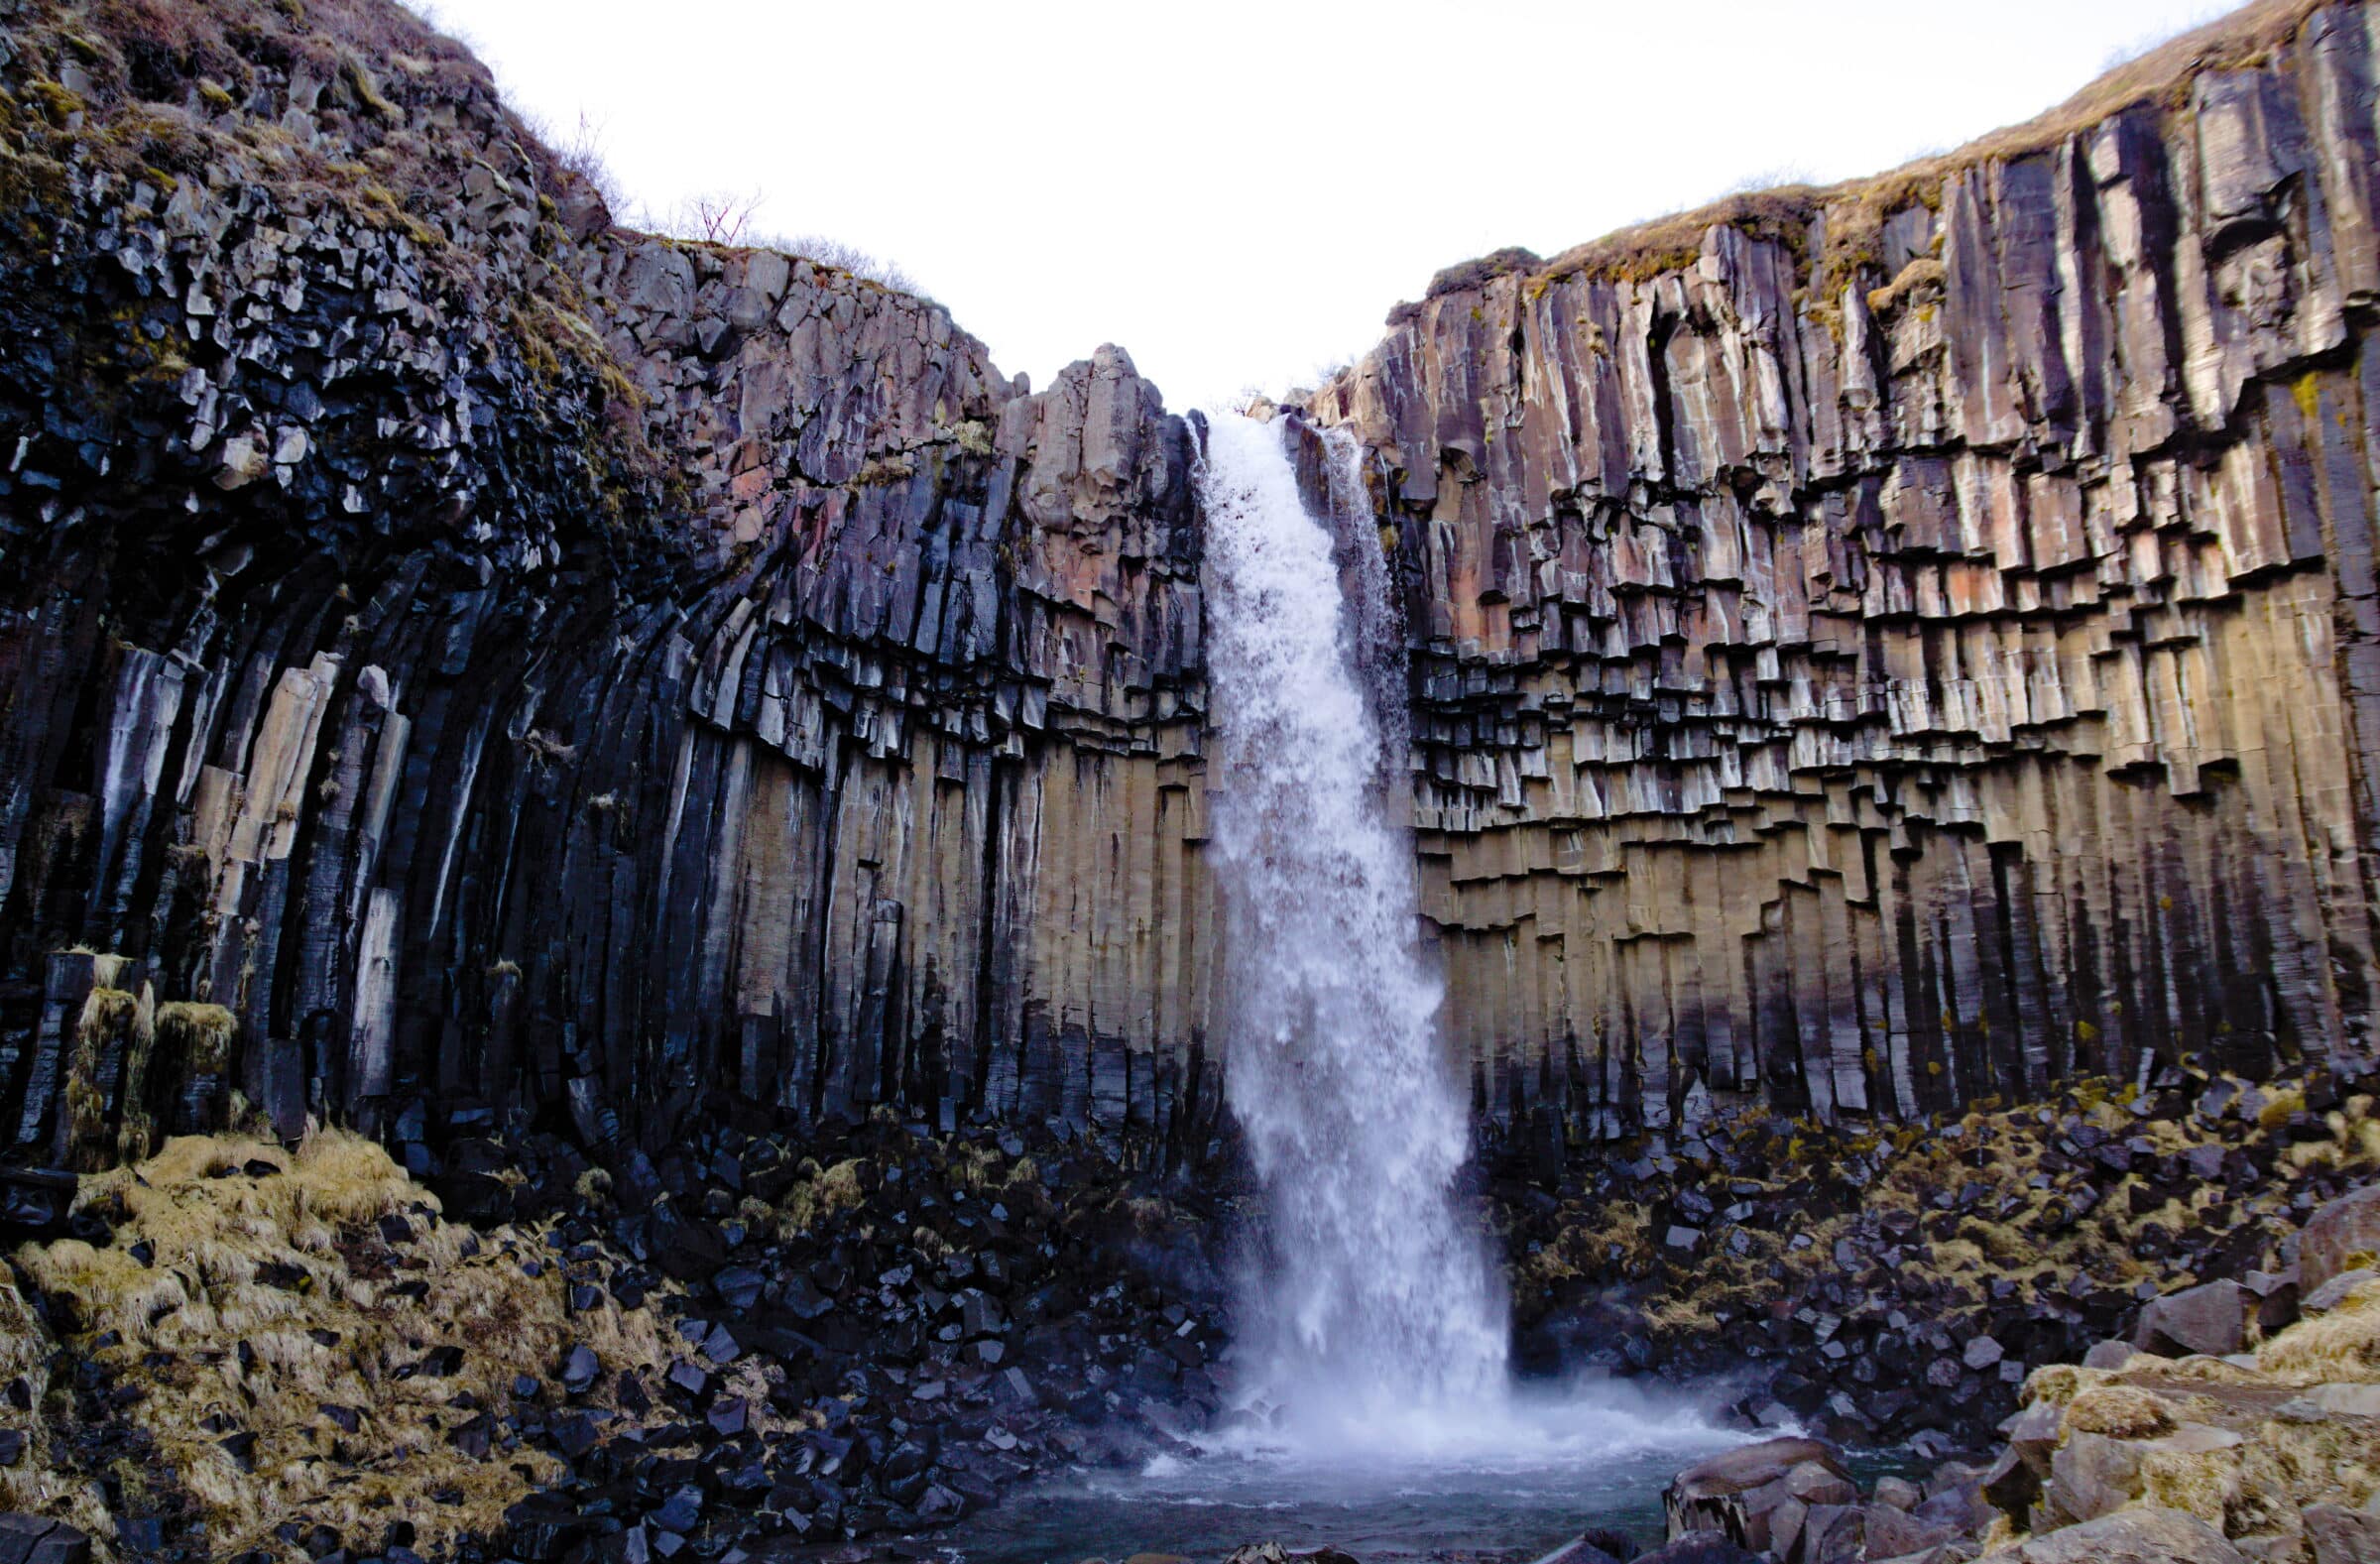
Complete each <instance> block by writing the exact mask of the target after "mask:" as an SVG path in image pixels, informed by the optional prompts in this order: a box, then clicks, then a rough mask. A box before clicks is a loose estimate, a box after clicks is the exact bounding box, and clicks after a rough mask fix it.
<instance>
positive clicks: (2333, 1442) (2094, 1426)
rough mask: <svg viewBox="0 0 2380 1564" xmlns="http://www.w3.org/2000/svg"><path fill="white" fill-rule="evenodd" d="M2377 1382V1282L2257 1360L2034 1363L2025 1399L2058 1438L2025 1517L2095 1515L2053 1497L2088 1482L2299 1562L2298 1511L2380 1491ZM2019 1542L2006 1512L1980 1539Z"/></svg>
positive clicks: (2276, 1340)
mask: <svg viewBox="0 0 2380 1564" xmlns="http://www.w3.org/2000/svg"><path fill="white" fill-rule="evenodd" d="M2372 1387H2380V1288H2370V1287H2367V1288H2365V1289H2362V1290H2360V1291H2358V1292H2357V1293H2355V1294H2354V1295H2353V1296H2351V1297H2349V1298H2348V1299H2347V1300H2346V1301H2345V1302H2344V1303H2343V1304H2342V1305H2341V1306H2340V1307H2338V1308H2337V1309H2335V1310H2333V1311H2332V1312H2330V1313H2327V1314H2322V1315H2318V1316H2315V1317H2313V1318H2309V1319H2305V1320H2301V1321H2299V1322H2298V1323H2297V1324H2295V1325H2292V1326H2290V1327H2288V1328H2287V1329H2285V1330H2282V1331H2280V1332H2278V1333H2276V1334H2275V1335H2274V1336H2273V1337H2272V1338H2271V1339H2270V1340H2269V1341H2267V1342H2265V1343H2264V1344H2263V1345H2262V1346H2261V1347H2260V1348H2258V1349H2257V1351H2256V1352H2255V1354H2254V1357H2253V1363H2252V1366H2250V1365H2247V1364H2242V1363H2240V1362H2236V1361H2233V1360H2228V1359H2216V1358H2184V1359H2180V1360H2166V1359H2160V1358H2148V1357H2136V1358H2134V1359H2132V1360H2131V1361H2130V1362H2128V1363H2126V1364H2125V1365H2124V1366H2123V1367H2122V1368H2120V1369H2113V1370H2101V1369H2084V1368H2078V1367H2074V1366H2072V1365H2063V1364H2062V1365H2058V1366H2055V1367H2052V1368H2047V1369H2040V1370H2036V1371H2035V1372H2034V1374H2033V1375H2032V1376H2031V1378H2030V1379H2028V1380H2027V1381H2026V1384H2025V1389H2024V1399H2025V1404H2026V1405H2027V1406H2031V1407H2041V1406H2048V1407H2055V1408H2059V1409H2060V1414H2059V1417H2058V1421H2057V1424H2056V1428H2055V1434H2054V1443H2053V1444H2052V1445H2051V1446H2050V1447H2049V1448H2048V1449H2044V1450H2041V1451H2039V1452H2037V1454H2036V1460H2037V1462H2039V1463H2040V1465H2041V1466H2044V1467H2047V1468H2048V1469H2049V1471H2048V1473H2047V1474H2045V1475H2049V1476H2050V1477H2051V1479H2052V1480H2051V1482H2050V1484H2049V1487H2048V1488H2047V1490H2046V1492H2045V1493H2044V1494H2043V1495H2042V1497H2041V1498H2040V1500H2039V1501H2038V1502H2037V1503H2036V1504H2033V1506H2032V1507H2031V1509H2030V1511H2029V1515H2028V1518H2029V1521H2030V1523H2031V1524H2032V1525H2033V1526H2034V1528H2035V1529H2036V1530H2037V1531H2038V1530H2048V1529H2055V1528H2056V1527H2057V1526H2059V1525H2063V1524H2065V1523H2067V1522H2068V1521H2070V1520H2074V1519H2082V1518H2090V1517H2088V1516H2082V1515H2073V1514H2070V1513H2068V1512H2067V1511H2066V1510H2065V1509H2064V1508H2063V1507H2062V1504H2069V1503H2073V1502H2074V1500H2075V1498H2076V1497H2077V1496H2080V1495H2082V1494H2085V1493H2086V1492H2088V1491H2089V1490H2090V1485H2093V1484H2096V1485H2103V1490H2102V1491H2103V1493H2104V1495H2105V1497H2106V1498H2108V1499H2112V1500H2115V1501H2119V1502H2120V1506H2119V1507H2132V1506H2135V1505H2156V1506H2163V1507H2166V1508H2173V1509H2183V1510H2187V1511H2189V1512H2190V1513H2192V1514H2194V1515H2197V1516H2198V1517H2199V1518H2200V1519H2201V1520H2204V1521H2205V1522H2206V1523H2207V1524H2209V1525H2211V1526H2214V1527H2215V1528H2217V1529H2218V1530H2220V1531H2222V1532H2223V1534H2224V1535H2225V1536H2227V1537H2230V1538H2232V1539H2233V1540H2235V1541H2243V1542H2246V1541H2250V1540H2251V1539H2255V1545H2256V1549H2257V1550H2256V1552H2255V1554H2254V1556H2257V1557H2271V1558H2296V1557H2301V1556H2304V1555H2303V1554H2302V1553H2301V1552H2300V1551H2298V1550H2299V1549H2300V1548H2302V1546H2303V1545H2304V1520H2303V1518H2302V1511H2303V1510H2304V1508H2305V1507H2306V1506H2307V1505H2310V1504H2339V1505H2344V1506H2348V1507H2354V1506H2357V1505H2362V1504H2366V1503H2367V1502H2368V1501H2370V1500H2371V1499H2372V1498H2373V1497H2374V1495H2375V1494H2380V1418H2375V1417H2372V1416H2368V1415H2361V1413H2362V1412H2363V1411H2364V1410H2365V1409H2366V1408H2367V1407H2369V1406H2380V1393H2375V1392H2374V1390H2373V1388H2372ZM2358 1391H2361V1393H2360V1394H2359V1393H2358ZM2052 1451H2054V1452H2055V1454H2054V1455H2053V1454H2052V1453H2051V1452H2052ZM2070 1474H2075V1475H2070ZM2077 1475H2086V1476H2085V1477H2082V1480H2079V1478H2078V1476H2077ZM2023 1539H2024V1533H2023V1532H2022V1531H2020V1530H2019V1529H2018V1527H2017V1525H2016V1524H2015V1523H2014V1522H2013V1521H2012V1520H2010V1519H2007V1518H2003V1519H2002V1520H2001V1521H2000V1522H1999V1523H1998V1524H1996V1525H1995V1527H1994V1529H1993V1532H1992V1534H1991V1535H1990V1537H1989V1538H1988V1539H1987V1541H1988V1543H1989V1546H1990V1548H1991V1549H1993V1550H1997V1549H2000V1548H2005V1547H2009V1546H2013V1545H2015V1544H2016V1543H2019V1542H2021V1541H2022V1540H2023Z"/></svg>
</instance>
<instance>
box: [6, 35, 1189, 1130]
mask: <svg viewBox="0 0 2380 1564" xmlns="http://www.w3.org/2000/svg"><path fill="white" fill-rule="evenodd" d="M15 9H16V11H17V13H18V14H17V16H16V17H15V18H14V25H13V27H12V31H11V34H10V36H9V38H8V40H7V49H6V53H5V58H6V61H7V63H6V67H5V72H4V82H5V85H6V88H7V91H8V93H9V98H8V102H7V106H6V115H7V119H6V124H5V130H6V137H5V142H6V163H5V164H4V165H0V176H5V177H4V178H0V200H5V202H6V221H7V224H8V228H7V235H6V237H7V266H6V267H5V269H4V271H5V275H4V276H0V433H4V434H5V435H6V438H5V439H4V440H0V456H6V455H8V453H9V452H11V451H12V450H13V459H10V460H9V461H8V463H7V470H6V474H5V476H0V508H4V514H5V517H6V527H7V532H6V537H5V549H6V552H5V559H6V571H5V576H4V578H0V597H4V599H5V617H4V618H0V669H5V677H0V931H4V933H5V939H6V945H5V971H6V977H7V987H6V990H5V992H4V993H0V1149H5V1148H13V1149H14V1151H15V1152H16V1153H17V1154H19V1155H24V1156H32V1157H34V1158H36V1159H43V1158H48V1157H52V1156H60V1157H67V1158H70V1159H72V1160H74V1161H77V1162H80V1163H83V1164H85V1165H90V1164H94V1163H97V1162H100V1161H104V1160H107V1159H109V1158H110V1157H112V1156H114V1155H115V1154H118V1152H119V1151H121V1150H123V1149H128V1148H134V1147H137V1146H138V1145H139V1144H140V1143H144V1142H146V1141H148V1140H151V1139H154V1137H155V1136H157V1135H158V1134H161V1133H163V1132H166V1131H169V1130H172V1129H174V1128H177V1127H180V1126H186V1125H191V1124H199V1123H206V1122H208V1121H210V1120H213V1119H220V1118H222V1117H224V1116H226V1115H233V1114H244V1113H261V1114H262V1115H263V1116H264V1117H266V1118H268V1119H270V1120H271V1121H272V1122H273V1123H274V1124H275V1125H276V1126H277V1127H279V1128H280V1129H281V1130H283V1131H284V1132H285V1133H286V1132H289V1131H293V1130H295V1129H296V1128H297V1127H298V1126H299V1125H300V1124H301V1123H302V1122H303V1120H304V1119H305V1118H306V1117H307V1116H308V1115H309V1114H310V1115H314V1116H317V1117H321V1118H325V1119H340V1120H349V1121H354V1122H358V1123H361V1124H365V1125H367V1126H370V1127H374V1128H377V1129H379V1130H382V1131H383V1132H384V1133H390V1134H393V1135H395V1136H397V1137H398V1138H399V1139H401V1140H404V1141H406V1142H409V1143H411V1142H419V1141H421V1140H422V1139H423V1137H424V1135H425V1134H428V1135H433V1136H434V1135H435V1134H436V1133H437V1132H439V1131H440V1130H442V1129H443V1128H444V1127H445V1126H446V1125H448V1124H449V1123H452V1124H458V1125H466V1126H487V1125H491V1124H493V1123H495V1122H496V1121H498V1120H499V1119H501V1120H504V1121H506V1122H509V1123H513V1124H516V1125H518V1124H520V1123H523V1122H526V1121H529V1120H535V1119H541V1120H543V1121H544V1122H547V1123H549V1124H559V1123H561V1122H562V1121H563V1119H564V1116H567V1119H568V1121H569V1123H570V1127H571V1128H573V1129H574V1130H575V1131H576V1132H577V1133H578V1134H580V1135H582V1136H584V1137H586V1138H588V1139H590V1140H594V1139H606V1138H610V1137H612V1136H615V1135H618V1134H621V1133H623V1132H629V1133H633V1134H635V1135H638V1136H641V1137H642V1138H644V1139H646V1140H647V1141H649V1142H656V1143H657V1142H659V1141H661V1140H664V1139H666V1138H667V1137H668V1136H669V1134H670V1133H671V1131H672V1129H673V1127H675V1126H676V1125H679V1124H681V1123H683V1122H685V1120H686V1118H687V1117H688V1115H690V1114H693V1113H696V1112H701V1113H706V1114H713V1115H716V1114H720V1113H724V1112H727V1111H729V1110H730V1108H731V1107H732V1106H733V1105H734V1104H736V1103H738V1102H742V1103H745V1104H748V1105H750V1106H751V1108H753V1109H754V1110H757V1111H763V1112H770V1113H783V1114H785V1115H788V1116H790V1117H793V1118H796V1119H798V1120H801V1121H804V1122H807V1121H810V1120H813V1119H815V1118H816V1117H818V1116H822V1115H824V1116H833V1117H841V1118H849V1117H852V1116H855V1115H858V1114H861V1113H864V1112H866V1111H867V1110H868V1109H869V1108H870V1107H871V1106H872V1105H874V1104H878V1103H886V1102H896V1103H899V1104H901V1105H903V1106H904V1107H905V1108H906V1109H908V1110H909V1111H911V1112H913V1113H916V1114H918V1115H920V1116H922V1117H924V1118H927V1119H929V1120H934V1119H939V1120H941V1121H942V1122H945V1123H948V1122H951V1121H952V1120H954V1119H955V1118H957V1117H958V1116H961V1115H968V1114H974V1113H978V1112H986V1113H995V1114H1004V1115H1031V1116H1033V1117H1056V1118H1061V1119H1065V1120H1069V1121H1071V1122H1074V1123H1076V1124H1080V1125H1094V1124H1095V1125H1099V1126H1102V1127H1105V1128H1108V1129H1111V1130H1117V1131H1131V1132H1136V1135H1135V1136H1134V1139H1136V1140H1138V1141H1140V1142H1142V1143H1146V1142H1149V1141H1151V1140H1153V1141H1155V1142H1157V1143H1164V1142H1165V1141H1167V1140H1168V1139H1169V1138H1176V1137H1177V1136H1178V1135H1192V1136H1203V1135H1204V1134H1205V1133H1206V1131H1205V1130H1204V1129H1203V1128H1202V1126H1203V1125H1205V1124H1206V1123H1207V1122H1208V1121H1210V1120H1211V1118H1212V1111H1213V1106H1214V1083H1213V1080H1212V1077H1211V1073H1209V1072H1207V1071H1206V1069H1205V1066H1204V1064H1203V1054H1202V1052H1201V1039H1202V1035H1203V1018H1204V1015H1205V1008H1206V981H1207V973H1208V971H1209V970H1210V964H1209V963H1207V962H1206V961H1205V960H1204V955H1205V942H1206V939H1207V937H1208V933H1207V930H1208V921H1209V919H1208V913H1207V899H1206V895H1205V888H1204V883H1203V881H1202V880H1201V878H1200V872H1199V861H1198V857H1197V853H1196V850H1195V848H1196V844H1197V842H1198V841H1199V839H1200V838H1201V836H1202V835H1203V831H1204V813H1203V802H1204V792H1203V789H1202V787H1201V784H1200V783H1201V775H1202V760H1201V750H1202V731H1203V730H1202V726H1201V707H1202V702H1203V695H1202V686H1201V684H1200V680H1199V635H1200V631H1199V595H1198V582H1197V570H1198V561H1199V544H1198V525H1197V517H1196V515H1195V514H1194V511H1193V508H1192V505H1191V501H1190V486H1189V482H1188V479H1189V461H1188V455H1189V448H1188V444H1187V430H1186V428H1185V425H1184V424H1183V423H1182V422H1181V421H1179V420H1176V419H1172V418H1169V417H1167V416H1166V415H1165V414H1164V413H1163V411H1162V409H1161V407H1160V406H1159V403H1158V399H1157V396H1156V393H1155V391H1154V390H1153V389H1152V388H1151V387H1150V386H1148V385H1147V384H1146V383H1145V382H1144V381H1142V380H1141V379H1139V377H1138V376H1137V375H1136V374H1135V373H1134V371H1133V368H1132V365H1131V363H1130V360H1129V359H1128V358H1127V357H1125V356H1124V355H1123V354H1122V353H1121V352H1117V351H1114V350H1107V349H1103V350H1102V351H1101V352H1100V353H1099V354H1097V355H1096V356H1095V357H1094V358H1093V359H1091V360H1090V361H1087V362H1084V363H1079V364H1076V365H1074V366H1072V367H1070V368H1069V369H1068V370H1066V371H1065V372H1064V373H1063V374H1061V375H1060V376H1059V377H1058V379H1057V381H1056V383H1055V384H1054V385H1052V386H1051V387H1049V388H1048V389H1047V390H1045V391H1042V392H1039V393H1028V391H1027V390H1026V388H1025V387H1023V386H1022V385H1021V384H1020V383H1018V384H1011V382H1009V381H1008V380H1006V379H1004V378H1003V377H1001V376H1000V375H999V374H998V373H997V372H996V371H994V370H993V368H992V366H991V364H990V363H989V361H988V359H987V357H986V354H985V352H984V350H983V348H982V346H981V344H979V343H977V342H976V341H975V340H973V339H972V338H970V337H968V336H966V335H965V334H964V333H962V332H959V331H958V330H956V329H955V328H954V327H953V326H952V324H951V321H950V319H949V317H948V315H947V313H946V312H945V311H943V310H942V309H941V308H940V307H939V306H937V305H934V304H932V303H931V302H929V301H922V300H919V299H915V298H912V297H909V296H906V295H903V294H899V293H895V292H892V291H889V290H887V289H885V288H882V287H879V286H877V285H876V284H874V283H871V282H867V281H864V280H862V279H859V278H856V277H853V276H851V275H849V274H847V273H843V272H839V271H835V270H833V269H831V268H827V267H824V266H819V265H814V264H812V263H809V262H806V261H802V260H799V259H794V258H789V257H787V256H784V255H780V254H775V253H772V252H769V251H766V250H752V249H739V248H734V247H730V246H721V245H691V244H683V243H677V242H672V241H667V240H662V239H656V238H654V237H651V236H647V235H642V234H636V233H631V232H628V231H625V230H621V229H617V228H614V227H612V226H611V225H610V223H609V220H608V214H607V213H605V211H604V210H603V208H602V205H601V202H600V199H599V198H598V197H597V196H596V195H595V194H594V193H593V191H592V189H591V187H590V186H588V185H587V184H586V183H585V181H584V180H581V179H579V178H577V177H575V176H574V175H572V174H571V173H570V172H568V171H566V170H565V169H563V168H562V167H561V166H560V165H559V164H558V163H557V161H556V160H555V159H554V158H553V156H552V155H551V154H549V153H547V152H546V151H545V150H544V149H543V148H541V147H540V146H539V145H538V144H537V143H536V141H535V138H534V137H533V136H531V135H530V134H529V133H528V132H527V131H526V130H525V129H524V128H523V127H522V126H521V125H520V124H519V123H518V122H517V121H515V120H514V119H513V118H512V117H511V116H510V115H509V114H508V113H507V112H506V111H505V110H504V108H503V107H502V106H501V105H500V104H499V103H498V101H497V99H496V96H495V94H494V91H493V89H492V87H491V85H490V83H489V82H488V80H487V77H486V74H485V72H484V70H483V69H482V68H481V67H480V66H479V65H478V64H477V62H476V61H474V60H471V59H470V58H469V57H468V56H467V55H465V54H464V53H463V52H462V51H460V50H459V49H458V48H456V47H455V46H454V45H452V44H451V43H449V42H447V41H445V40H442V39H439V38H437V37H436V36H435V35H432V34H430V33H428V32H427V31H426V30H425V29H423V28H421V27H420V26H419V25H418V24H417V23H416V22H414V21H413V20H412V18H410V17H409V16H407V15H405V14H404V13H402V12H400V11H398V10H397V9H396V8H394V7H392V6H382V5H378V4H373V3H368V0H353V3H350V4H344V5H323V6H316V7H313V8H311V9H310V12H309V13H308V14H307V16H306V20H305V21H303V22H299V21H296V20H294V18H295V17H296V16H297V15H298V13H297V11H296V10H295V8H287V7H278V6H273V5H267V4H261V3H260V4H256V5H231V6H225V7H204V8H201V7H187V8H178V7H169V6H150V5H135V4H104V5H98V6H92V7H76V6H63V5H51V4H29V5H25V6H20V7H16V8H15ZM400 192H402V193H400ZM1160 1041H1162V1042H1163V1043H1164V1044H1166V1045H1165V1046H1162V1047H1160V1046H1158V1043H1159V1042H1160ZM424 1110H427V1112H426V1113H425V1111H424Z"/></svg>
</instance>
